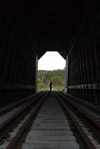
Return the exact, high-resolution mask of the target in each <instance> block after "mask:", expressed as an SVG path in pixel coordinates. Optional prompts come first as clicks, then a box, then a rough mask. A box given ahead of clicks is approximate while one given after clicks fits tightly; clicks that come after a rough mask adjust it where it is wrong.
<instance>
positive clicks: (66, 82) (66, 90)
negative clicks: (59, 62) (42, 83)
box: [65, 55, 69, 92]
mask: <svg viewBox="0 0 100 149" xmlns="http://www.w3.org/2000/svg"><path fill="white" fill-rule="evenodd" d="M68 58H69V57H68V55H67V57H66V74H65V77H66V78H65V92H68V77H69V76H68V74H69V73H68Z"/></svg>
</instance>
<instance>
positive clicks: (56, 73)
mask: <svg viewBox="0 0 100 149" xmlns="http://www.w3.org/2000/svg"><path fill="white" fill-rule="evenodd" d="M50 80H52V82H53V89H54V90H61V91H63V90H64V86H65V69H64V70H60V69H58V70H53V71H39V73H38V90H39V91H40V90H49V82H50Z"/></svg>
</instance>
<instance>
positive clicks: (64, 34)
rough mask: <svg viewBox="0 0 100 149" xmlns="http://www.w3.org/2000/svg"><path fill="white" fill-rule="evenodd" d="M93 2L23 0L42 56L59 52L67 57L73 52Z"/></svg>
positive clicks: (26, 15) (29, 23) (79, 0)
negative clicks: (90, 3) (88, 7)
mask: <svg viewBox="0 0 100 149" xmlns="http://www.w3.org/2000/svg"><path fill="white" fill-rule="evenodd" d="M88 4H89V0H66V1H63V0H62V1H58V0H28V1H26V0H22V1H21V8H22V10H23V14H24V16H25V18H26V21H27V23H28V26H29V28H30V30H31V31H32V33H33V37H34V39H35V42H36V44H37V47H38V50H37V53H38V56H39V57H41V56H42V55H43V54H44V53H45V52H46V51H58V52H59V53H60V54H61V55H62V56H63V57H65V56H66V54H67V53H68V50H69V48H68V47H69V44H70V42H71V40H72V38H73V35H74V33H75V31H76V30H78V27H79V24H80V23H81V21H82V16H83V14H84V12H85V10H86V8H87V6H88Z"/></svg>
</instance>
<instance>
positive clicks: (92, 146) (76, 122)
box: [56, 94, 97, 149]
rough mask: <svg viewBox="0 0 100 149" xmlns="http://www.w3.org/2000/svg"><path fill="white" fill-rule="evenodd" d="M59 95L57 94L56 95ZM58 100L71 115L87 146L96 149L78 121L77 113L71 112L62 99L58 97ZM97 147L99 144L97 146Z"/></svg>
mask: <svg viewBox="0 0 100 149" xmlns="http://www.w3.org/2000/svg"><path fill="white" fill-rule="evenodd" d="M56 95H57V94H56ZM57 98H58V99H59V101H60V102H61V104H62V105H63V107H64V108H65V110H66V112H67V113H68V114H69V116H70V118H71V119H72V121H73V123H74V125H75V127H76V129H77V131H78V133H79V134H80V136H81V137H82V139H83V141H84V143H85V145H86V146H87V147H88V148H89V149H95V148H96V146H95V145H94V143H93V142H92V141H91V138H90V137H88V136H87V134H86V132H85V131H84V129H83V127H82V125H80V123H79V120H78V119H77V117H76V115H75V113H73V112H72V111H71V109H70V108H69V106H68V105H67V104H65V102H64V101H63V100H62V99H61V97H59V96H58V95H57ZM96 145H97V144H96Z"/></svg>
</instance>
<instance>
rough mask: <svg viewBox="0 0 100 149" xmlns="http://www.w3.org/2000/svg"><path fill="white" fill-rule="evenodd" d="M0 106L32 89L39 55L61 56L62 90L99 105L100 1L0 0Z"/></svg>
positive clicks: (35, 83)
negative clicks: (58, 54) (64, 69)
mask: <svg viewBox="0 0 100 149" xmlns="http://www.w3.org/2000/svg"><path fill="white" fill-rule="evenodd" d="M0 20H1V22H0V36H1V39H0V105H1V106H3V105H7V104H10V103H12V102H14V101H17V100H20V99H22V98H25V97H27V96H29V95H32V94H34V93H36V91H37V87H36V86H37V82H36V77H37V65H38V59H39V58H40V57H41V56H42V55H43V54H44V53H45V52H46V51H58V52H59V53H60V54H61V55H62V56H63V57H64V59H66V82H65V84H66V87H65V92H66V93H69V94H71V95H72V96H74V97H78V98H80V99H81V100H85V101H87V102H89V103H90V104H93V105H95V106H96V107H97V108H100V61H99V56H100V55H99V48H100V2H99V0H66V1H58V0H36V1H33V0H29V1H26V0H20V1H19V0H14V1H13V0H10V1H9V0H4V1H0Z"/></svg>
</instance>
